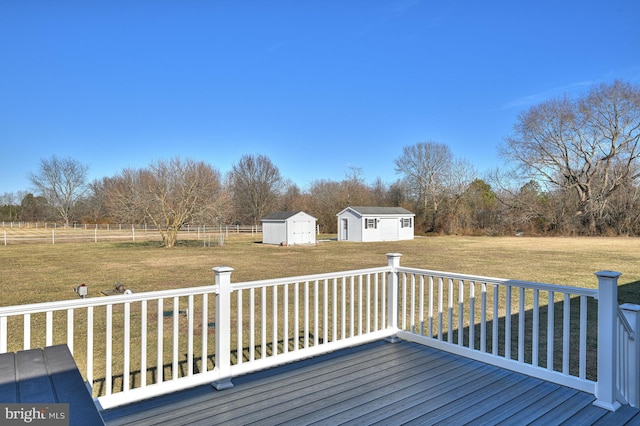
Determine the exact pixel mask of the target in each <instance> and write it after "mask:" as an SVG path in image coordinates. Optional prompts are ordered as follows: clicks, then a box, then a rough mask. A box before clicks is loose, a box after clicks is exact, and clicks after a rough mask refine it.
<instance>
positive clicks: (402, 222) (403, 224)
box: [400, 217, 411, 228]
mask: <svg viewBox="0 0 640 426" xmlns="http://www.w3.org/2000/svg"><path fill="white" fill-rule="evenodd" d="M400 226H401V227H402V228H411V218H410V217H408V218H402V219H400Z"/></svg>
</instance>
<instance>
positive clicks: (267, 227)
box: [262, 211, 316, 245]
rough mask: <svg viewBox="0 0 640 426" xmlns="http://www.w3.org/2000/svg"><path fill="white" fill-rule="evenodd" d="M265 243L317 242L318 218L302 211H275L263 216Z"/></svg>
mask: <svg viewBox="0 0 640 426" xmlns="http://www.w3.org/2000/svg"><path fill="white" fill-rule="evenodd" d="M262 243H263V244H286V245H294V244H315V243H316V218H315V217H313V216H311V215H309V214H307V213H305V212H302V211H297V212H275V213H271V214H270V215H267V216H265V217H263V218H262Z"/></svg>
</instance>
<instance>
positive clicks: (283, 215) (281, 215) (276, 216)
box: [262, 210, 315, 220]
mask: <svg viewBox="0 0 640 426" xmlns="http://www.w3.org/2000/svg"><path fill="white" fill-rule="evenodd" d="M298 213H304V214H307V213H305V212H303V211H302V210H296V211H286V212H274V213H271V214H268V215H266V216H265V217H263V218H262V220H287V219H289V218H290V217H292V216H295V215H297V214H298ZM309 216H310V215H309ZM311 217H312V218H314V219H315V217H313V216H311Z"/></svg>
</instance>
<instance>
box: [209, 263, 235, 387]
mask: <svg viewBox="0 0 640 426" xmlns="http://www.w3.org/2000/svg"><path fill="white" fill-rule="evenodd" d="M232 271H233V268H230V267H228V266H218V267H216V268H213V272H214V274H215V279H216V281H215V285H216V286H218V294H217V295H216V353H215V368H217V370H218V379H217V380H216V381H214V382H213V383H211V386H213V387H214V388H216V389H217V390H222V389H228V388H230V387H232V386H233V383H231V272H232Z"/></svg>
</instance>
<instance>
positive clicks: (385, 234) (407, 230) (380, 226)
mask: <svg viewBox="0 0 640 426" xmlns="http://www.w3.org/2000/svg"><path fill="white" fill-rule="evenodd" d="M337 217H338V240H339V241H362V242H372V241H397V240H412V239H413V237H414V222H415V221H414V219H415V216H414V215H413V214H412V213H411V212H406V213H400V212H394V213H392V214H388V213H376V214H372V213H369V212H366V211H365V212H364V213H363V214H360V212H358V211H356V210H354V209H352V208H351V207H349V208H346V209H344V210H343V211H341V212H340V213H338V215H337ZM367 219H370V220H375V224H376V225H375V226H374V227H367V226H366V221H367ZM403 219H406V220H408V223H407V225H409V224H410V226H406V227H403V226H402V220H403ZM345 221H346V225H347V226H346V228H345Z"/></svg>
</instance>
